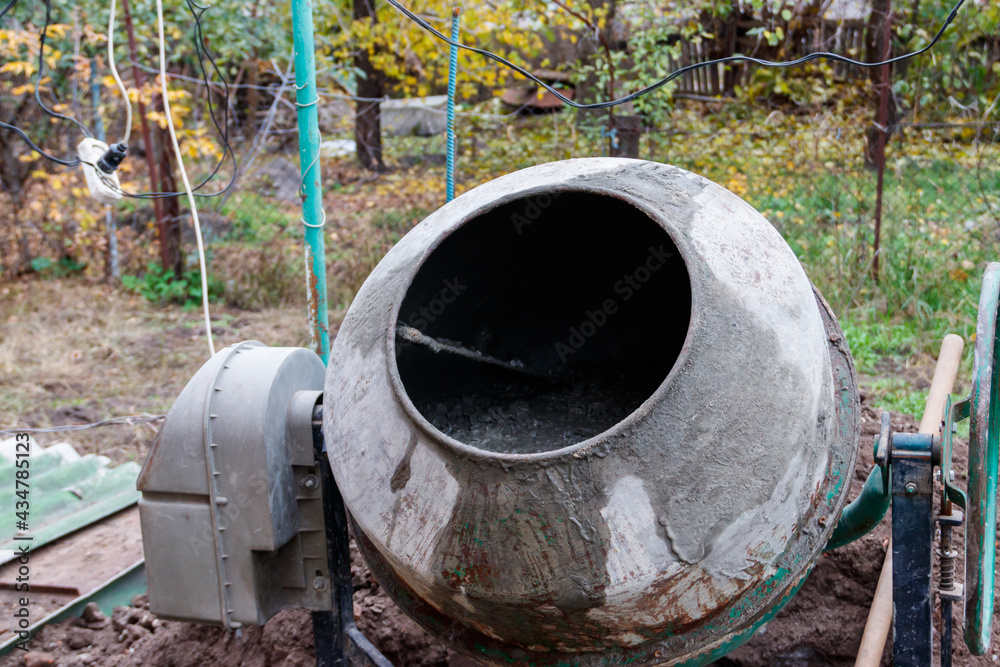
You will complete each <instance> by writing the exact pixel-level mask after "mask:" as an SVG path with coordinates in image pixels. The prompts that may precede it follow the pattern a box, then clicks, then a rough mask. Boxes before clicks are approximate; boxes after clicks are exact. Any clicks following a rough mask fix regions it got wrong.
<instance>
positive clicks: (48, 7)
mask: <svg viewBox="0 0 1000 667" xmlns="http://www.w3.org/2000/svg"><path fill="white" fill-rule="evenodd" d="M51 23H52V0H45V27H43V28H42V32H41V33H39V35H38V83H37V84H35V101H36V102H38V106H40V107H41V108H42V111H44V112H45V113H46V114H48V115H49V116H52V117H53V118H58V119H60V120H68V121H70V122H71V123H75V124H76V126H77V127H79V128H80V131H81V132H83V136H85V137H91V136H93V135H92V134H91V133H90V129H89V128H87V126H86V125H84V124H83V123H81V122H80V121H78V120H77V119H76V118H71V117H70V116H64V115H63V114H61V113H57V112H56V111H53V110H52V109H50V108H48V107H47V106H45V103H44V102H42V97H41V95H40V94H39V91H40V90H41V89H42V75H43V73H44V70H45V37H46V34H47V33H48V31H49V25H51Z"/></svg>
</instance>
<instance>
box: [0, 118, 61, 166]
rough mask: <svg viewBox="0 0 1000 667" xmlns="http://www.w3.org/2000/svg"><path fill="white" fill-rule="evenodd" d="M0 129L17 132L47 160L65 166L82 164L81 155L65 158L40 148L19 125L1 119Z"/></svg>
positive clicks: (32, 148)
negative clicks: (70, 158)
mask: <svg viewBox="0 0 1000 667" xmlns="http://www.w3.org/2000/svg"><path fill="white" fill-rule="evenodd" d="M0 129H4V130H10V131H11V132H13V133H15V134H16V135H17V136H19V137H21V138H22V139H24V141H25V143H26V144H28V146H30V147H31V150H33V151H35V152H36V153H38V154H39V155H41V156H42V157H43V158H45V159H46V160H51V161H52V162H55V163H56V164H61V165H63V166H64V167H75V166H77V165H78V164H80V158H79V157H75V158H73V159H72V160H63V159H61V158H57V157H55V156H54V155H49V154H48V153H46V152H45V151H43V150H42V149H41V148H39V147H38V146H36V145H35V142H34V141H32V140H31V139H30V138H29V137H28V135H27V134H25V133H24V131H23V130H22V129H21V128H19V127H15V126H13V125H8V124H7V123H4V122H3V121H0Z"/></svg>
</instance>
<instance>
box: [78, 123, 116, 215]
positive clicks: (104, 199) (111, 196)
mask: <svg viewBox="0 0 1000 667" xmlns="http://www.w3.org/2000/svg"><path fill="white" fill-rule="evenodd" d="M117 145H118V144H116V146H117ZM111 150H112V149H111V148H109V147H108V145H107V144H106V143H104V142H103V141H100V140H98V139H94V138H93V137H87V138H86V139H84V140H83V141H81V142H80V143H79V144H77V146H76V151H77V153H78V154H79V155H80V161H81V163H82V164H81V166H82V167H83V175H84V176H86V178H87V187H88V188H90V196H91V197H93V198H94V199H95V200H97V201H99V202H100V203H102V204H114V203H115V202H116V201H118V200H119V199H121V198H122V193H121V183H119V181H118V174H117V173H115V171H114V170H112V171H111V172H109V173H103V172H104V170H103V167H102V169H101V171H100V172H98V170H97V168H96V167H95V165H99V164H100V163H101V160H102V158H104V157H105V156H106V155H107V154H109V153H111ZM124 157H125V156H124V150H123V151H122V158H124ZM119 164H121V159H119V160H118V161H117V162H116V163H115V166H116V167H117V165H119Z"/></svg>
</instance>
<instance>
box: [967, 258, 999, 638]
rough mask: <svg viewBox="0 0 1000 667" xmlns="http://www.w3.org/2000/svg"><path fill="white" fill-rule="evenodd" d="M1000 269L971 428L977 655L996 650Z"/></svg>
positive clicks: (970, 615)
mask: <svg viewBox="0 0 1000 667" xmlns="http://www.w3.org/2000/svg"><path fill="white" fill-rule="evenodd" d="M998 300H1000V264H998V263H996V262H994V263H992V264H990V265H989V266H988V267H986V272H985V273H984V274H983V283H982V287H981V288H980V295H979V318H978V322H977V326H976V353H975V361H974V363H973V368H972V395H971V397H970V408H971V409H970V420H971V422H970V424H969V487H968V493H969V507H968V523H967V526H966V530H967V535H966V563H967V564H966V568H967V572H966V584H965V585H966V596H965V643H966V644H967V645H968V647H969V650H970V651H971V652H972V653H973V654H975V655H985V654H986V651H987V650H989V647H990V639H991V637H990V635H991V633H992V626H993V594H994V590H993V588H994V577H995V576H996V573H995V565H996V536H997V535H996V532H997V531H996V520H997V468H998V462H1000V414H998V413H1000V400H998V389H1000V373H998V372H997V370H998V369H997V353H998V351H1000V350H998V346H997V336H998V334H1000V331H998V328H997V319H998V315H1000V313H998V310H997V306H998Z"/></svg>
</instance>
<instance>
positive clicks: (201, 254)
mask: <svg viewBox="0 0 1000 667" xmlns="http://www.w3.org/2000/svg"><path fill="white" fill-rule="evenodd" d="M156 27H157V29H158V30H159V34H160V93H161V95H162V96H163V113H165V114H166V116H167V130H168V131H169V132H170V142H171V143H172V144H173V145H174V155H175V156H176V157H177V166H178V168H179V169H180V170H181V180H182V181H183V182H184V190H185V191H186V192H187V198H188V205H189V206H190V207H191V219H192V220H193V221H194V237H195V239H197V240H198V264H199V265H200V267H201V307H202V310H203V311H204V312H205V335H206V336H207V337H208V350H209V352H210V353H211V355H212V356H213V357H214V356H215V343H213V342H212V319H211V318H210V317H209V314H208V269H206V268H205V244H204V243H203V242H202V240H201V221H200V220H199V219H198V207H197V205H195V203H194V192H192V190H191V182H190V181H189V180H188V175H187V170H185V169H184V156H183V155H181V147H180V145H179V144H178V143H177V133H176V131H175V130H174V121H173V118H171V116H170V99H169V95H168V94H167V54H166V50H165V47H164V42H165V39H164V37H163V0H156Z"/></svg>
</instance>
